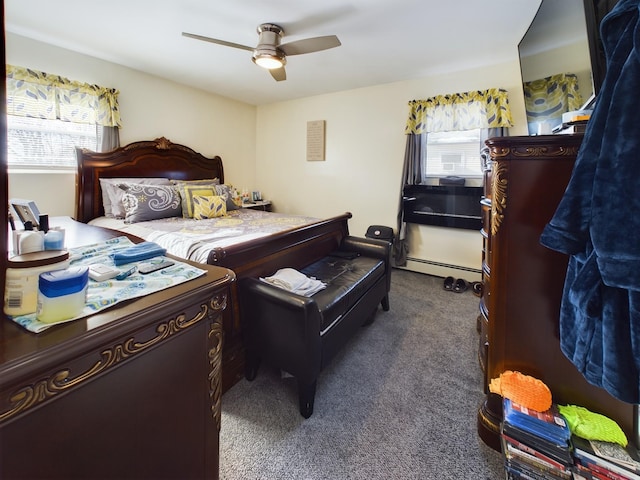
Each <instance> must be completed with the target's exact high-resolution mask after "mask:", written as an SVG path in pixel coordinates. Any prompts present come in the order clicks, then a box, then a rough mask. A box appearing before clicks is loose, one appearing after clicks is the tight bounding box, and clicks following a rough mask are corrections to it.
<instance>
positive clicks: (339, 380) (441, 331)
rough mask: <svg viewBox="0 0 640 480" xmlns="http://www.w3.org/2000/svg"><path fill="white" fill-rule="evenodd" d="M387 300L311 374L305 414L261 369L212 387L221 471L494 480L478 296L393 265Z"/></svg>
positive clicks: (284, 383) (287, 381)
mask: <svg viewBox="0 0 640 480" xmlns="http://www.w3.org/2000/svg"><path fill="white" fill-rule="evenodd" d="M390 303H391V310H390V311H389V312H383V311H382V310H381V309H379V310H378V312H377V314H376V320H375V322H374V323H373V324H372V325H371V326H369V327H363V328H362V329H361V331H360V332H359V333H358V335H356V336H355V337H354V338H353V340H352V341H351V342H350V343H349V344H347V346H346V348H345V349H344V350H343V351H342V352H341V353H340V354H339V355H338V356H337V357H336V358H335V359H334V361H333V362H332V363H331V365H329V367H327V368H326V369H325V370H324V371H323V372H322V373H321V376H320V378H319V380H318V387H317V393H316V399H315V406H314V413H313V415H312V416H311V417H310V418H309V419H307V420H305V419H304V418H303V417H302V416H301V415H300V413H299V411H298V400H297V392H296V382H295V379H293V378H291V377H287V376H285V375H281V374H280V372H278V371H274V370H272V369H269V368H265V367H262V368H261V369H260V371H259V373H258V377H257V378H256V380H254V381H253V382H248V381H246V380H242V381H241V382H240V383H239V384H237V385H235V386H234V387H233V388H231V389H230V390H229V391H228V392H227V393H225V395H223V397H222V431H221V434H220V478H221V479H223V480H240V479H243V480H244V479H269V480H274V479H309V480H311V479H323V480H333V479H335V480H342V479H367V480H376V479H403V480H404V479H416V480H418V479H420V480H430V479H433V480H448V479H452V480H453V479H455V480H460V479H472V480H483V479H487V480H494V479H501V478H504V472H503V469H502V458H501V456H500V454H499V453H498V452H495V451H494V450H491V449H490V448H488V447H487V446H486V445H485V444H484V443H483V442H482V440H480V438H479V437H478V435H477V433H476V413H477V408H478V406H479V405H480V403H481V401H482V398H483V392H482V377H481V372H480V368H479V366H478V360H477V345H478V334H477V332H476V317H477V314H478V298H477V297H476V296H474V295H473V293H472V292H471V290H468V291H466V292H464V293H454V292H450V291H445V290H444V289H443V288H442V278H439V277H432V276H428V275H423V274H420V273H413V272H409V271H405V270H398V269H396V270H394V272H393V276H392V287H391V295H390Z"/></svg>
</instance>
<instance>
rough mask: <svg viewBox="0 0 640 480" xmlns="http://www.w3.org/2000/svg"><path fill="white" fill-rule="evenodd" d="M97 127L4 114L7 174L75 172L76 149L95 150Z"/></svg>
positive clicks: (97, 140) (96, 148)
mask: <svg viewBox="0 0 640 480" xmlns="http://www.w3.org/2000/svg"><path fill="white" fill-rule="evenodd" d="M101 133H102V127H100V126H99V125H91V124H83V123H73V122H63V121H61V120H43V119H39V118H31V117H19V116H14V115H7V161H8V167H9V170H10V171H16V170H27V171H42V170H46V171H52V170H53V171H60V172H65V171H75V170H76V168H77V163H76V157H75V147H83V148H89V149H91V150H94V151H98V149H99V146H100V143H101V136H102V135H101Z"/></svg>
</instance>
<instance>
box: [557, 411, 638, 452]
mask: <svg viewBox="0 0 640 480" xmlns="http://www.w3.org/2000/svg"><path fill="white" fill-rule="evenodd" d="M558 409H559V410H560V413H561V414H562V416H563V417H564V418H565V420H566V421H567V423H568V424H569V429H570V430H571V433H573V434H574V435H577V436H579V437H581V438H584V439H586V440H602V441H604V442H612V443H618V444H620V445H622V446H623V447H626V446H627V443H628V442H627V436H626V435H625V434H624V432H623V431H622V429H621V428H620V426H619V425H618V424H617V423H616V422H615V421H614V420H611V419H610V418H609V417H605V416H604V415H601V414H599V413H594V412H591V411H589V410H588V409H586V408H584V407H580V406H578V405H558Z"/></svg>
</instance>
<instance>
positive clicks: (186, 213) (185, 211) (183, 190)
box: [178, 184, 218, 218]
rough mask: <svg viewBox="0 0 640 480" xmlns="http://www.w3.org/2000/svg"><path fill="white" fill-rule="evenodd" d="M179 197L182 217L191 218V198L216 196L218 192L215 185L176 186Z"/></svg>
mask: <svg viewBox="0 0 640 480" xmlns="http://www.w3.org/2000/svg"><path fill="white" fill-rule="evenodd" d="M178 189H179V191H180V197H181V199H182V216H183V217H184V218H193V197H194V196H201V197H203V196H210V197H213V196H217V195H218V191H217V190H216V186H215V185H190V184H182V185H178Z"/></svg>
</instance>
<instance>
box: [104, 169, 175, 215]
mask: <svg viewBox="0 0 640 480" xmlns="http://www.w3.org/2000/svg"><path fill="white" fill-rule="evenodd" d="M122 183H144V184H149V185H171V181H170V180H169V179H168V178H156V177H151V178H148V177H141V178H101V179H100V188H101V189H102V205H103V207H104V214H105V216H107V217H114V218H124V216H125V211H124V208H123V206H122V196H123V195H124V193H125V192H124V191H123V190H121V189H120V188H119V185H120V184H122Z"/></svg>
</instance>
